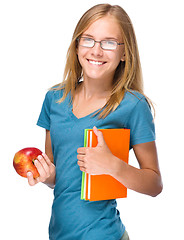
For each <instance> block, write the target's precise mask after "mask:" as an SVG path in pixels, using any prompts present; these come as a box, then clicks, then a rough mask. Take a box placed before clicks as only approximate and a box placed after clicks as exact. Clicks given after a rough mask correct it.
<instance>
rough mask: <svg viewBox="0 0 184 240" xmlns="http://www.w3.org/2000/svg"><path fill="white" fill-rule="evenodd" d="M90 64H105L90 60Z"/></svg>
mask: <svg viewBox="0 0 184 240" xmlns="http://www.w3.org/2000/svg"><path fill="white" fill-rule="evenodd" d="M89 62H90V63H92V64H94V65H102V64H103V62H96V61H92V60H89Z"/></svg>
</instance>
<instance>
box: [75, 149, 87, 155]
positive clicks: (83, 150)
mask: <svg viewBox="0 0 184 240" xmlns="http://www.w3.org/2000/svg"><path fill="white" fill-rule="evenodd" d="M77 153H79V154H86V147H81V148H78V149H77Z"/></svg>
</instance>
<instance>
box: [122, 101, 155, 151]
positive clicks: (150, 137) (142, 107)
mask: <svg viewBox="0 0 184 240" xmlns="http://www.w3.org/2000/svg"><path fill="white" fill-rule="evenodd" d="M127 127H128V128H130V146H131V148H132V146H133V145H135V144H140V143H146V142H152V141H155V125H154V120H153V116H152V113H151V108H150V105H149V104H148V102H147V100H146V99H145V97H143V98H141V99H140V100H139V101H138V102H137V104H136V105H135V107H134V108H133V110H132V112H131V114H130V116H129V119H128V121H127Z"/></svg>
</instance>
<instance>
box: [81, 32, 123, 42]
mask: <svg viewBox="0 0 184 240" xmlns="http://www.w3.org/2000/svg"><path fill="white" fill-rule="evenodd" d="M82 35H83V36H86V37H90V38H93V39H94V36H92V35H91V34H87V33H84V34H82ZM103 40H115V41H117V42H118V39H117V38H115V37H105V38H103Z"/></svg>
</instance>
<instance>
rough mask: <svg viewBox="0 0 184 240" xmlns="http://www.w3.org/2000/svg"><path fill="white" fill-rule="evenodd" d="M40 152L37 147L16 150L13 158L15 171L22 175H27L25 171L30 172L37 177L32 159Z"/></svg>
mask: <svg viewBox="0 0 184 240" xmlns="http://www.w3.org/2000/svg"><path fill="white" fill-rule="evenodd" d="M41 154H42V152H41V151H40V150H39V149H38V148H23V149H21V150H20V151H18V152H17V153H16V154H15V156H14V159H13V166H14V168H15V170H16V172H17V173H18V174H19V175H20V176H22V177H27V172H32V174H33V177H34V178H37V177H39V173H38V171H37V168H36V167H35V165H34V160H35V159H36V158H37V157H38V155H41Z"/></svg>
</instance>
